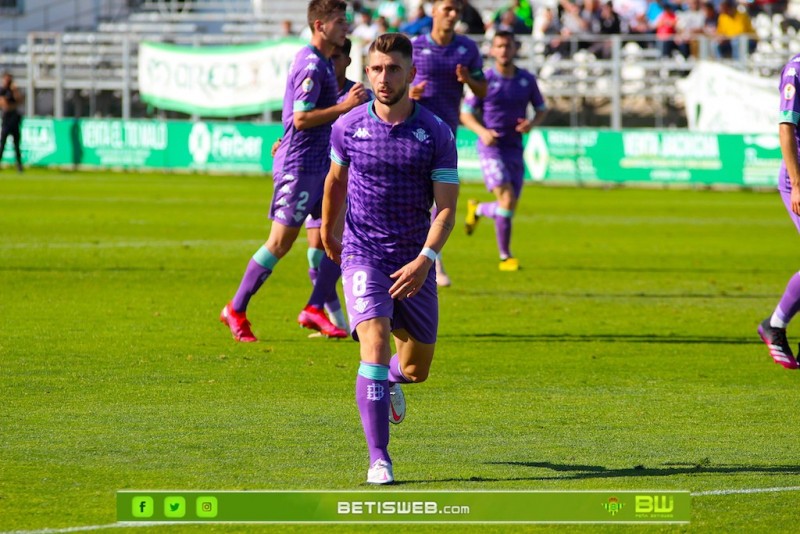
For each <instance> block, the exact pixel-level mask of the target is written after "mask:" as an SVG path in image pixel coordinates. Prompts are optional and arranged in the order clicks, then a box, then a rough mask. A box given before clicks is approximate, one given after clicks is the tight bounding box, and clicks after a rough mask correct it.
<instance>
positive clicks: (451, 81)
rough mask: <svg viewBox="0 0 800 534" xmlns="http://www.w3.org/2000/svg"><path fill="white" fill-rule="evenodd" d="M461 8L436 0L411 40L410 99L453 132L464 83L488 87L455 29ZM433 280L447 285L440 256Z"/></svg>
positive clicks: (468, 43) (473, 51) (479, 63)
mask: <svg viewBox="0 0 800 534" xmlns="http://www.w3.org/2000/svg"><path fill="white" fill-rule="evenodd" d="M462 8H463V4H462V2H461V0H435V1H434V2H433V10H432V12H431V17H433V29H432V30H431V33H430V34H426V35H420V36H418V37H416V38H414V40H413V44H414V64H415V66H416V67H417V76H416V78H415V79H414V82H413V85H412V86H411V90H410V95H411V98H412V99H414V100H419V102H420V103H421V104H422V105H423V106H425V107H426V108H428V109H429V110H431V111H432V112H434V113H435V114H436V115H438V116H439V117H440V118H441V119H442V120H443V121H444V122H445V123H447V125H448V126H449V127H450V129H451V130H452V131H453V135H456V128H458V113H459V107H460V105H461V96H462V95H463V93H464V85H465V84H466V85H467V86H468V87H469V88H470V90H471V91H472V92H473V93H474V94H476V95H477V96H479V97H481V98H482V97H484V96H486V87H487V84H486V79H485V78H484V75H483V60H482V59H481V53H480V51H479V50H478V46H477V45H476V44H475V42H474V41H473V40H472V39H470V38H469V37H466V36H464V35H458V34H456V32H455V29H456V25H457V24H458V22H459V19H460V18H461V10H462ZM435 216H436V212H435V211H434V217H435ZM436 282H437V283H438V284H439V285H441V286H449V285H450V277H449V276H447V272H446V271H445V269H444V264H443V262H442V258H441V256H439V257H438V258H437V260H436Z"/></svg>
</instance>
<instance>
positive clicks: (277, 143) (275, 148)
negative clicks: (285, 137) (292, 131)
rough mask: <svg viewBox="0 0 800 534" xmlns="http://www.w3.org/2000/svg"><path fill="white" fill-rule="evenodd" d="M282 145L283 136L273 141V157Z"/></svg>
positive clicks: (271, 151)
mask: <svg viewBox="0 0 800 534" xmlns="http://www.w3.org/2000/svg"><path fill="white" fill-rule="evenodd" d="M280 146H281V138H280V137H279V138H278V140H277V141H275V142H274V143H272V149H271V150H270V153H271V155H272V157H273V158H274V157H275V153H276V152H277V151H278V147H280Z"/></svg>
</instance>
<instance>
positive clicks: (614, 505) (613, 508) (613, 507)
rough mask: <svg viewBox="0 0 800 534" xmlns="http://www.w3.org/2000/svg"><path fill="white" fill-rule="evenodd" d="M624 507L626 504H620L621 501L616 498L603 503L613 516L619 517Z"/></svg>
mask: <svg viewBox="0 0 800 534" xmlns="http://www.w3.org/2000/svg"><path fill="white" fill-rule="evenodd" d="M624 506H625V504H624V503H621V502H619V499H617V498H616V497H609V499H608V502H604V503H603V508H605V509H606V512H608V513H609V514H611V515H612V516H613V515H617V514H618V513H619V512H620V510H622V508H623V507H624Z"/></svg>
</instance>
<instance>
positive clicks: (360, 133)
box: [353, 128, 372, 139]
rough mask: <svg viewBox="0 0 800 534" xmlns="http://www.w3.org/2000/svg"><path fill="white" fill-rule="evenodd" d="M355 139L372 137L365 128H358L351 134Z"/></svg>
mask: <svg viewBox="0 0 800 534" xmlns="http://www.w3.org/2000/svg"><path fill="white" fill-rule="evenodd" d="M353 137H354V138H355V139H369V138H370V137H372V135H370V133H369V131H368V130H367V129H366V128H358V129H357V130H356V131H355V133H354V134H353Z"/></svg>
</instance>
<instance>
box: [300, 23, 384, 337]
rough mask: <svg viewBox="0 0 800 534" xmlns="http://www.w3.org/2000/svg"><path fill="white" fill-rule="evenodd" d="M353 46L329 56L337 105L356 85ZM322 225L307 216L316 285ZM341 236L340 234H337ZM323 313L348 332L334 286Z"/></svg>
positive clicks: (310, 268) (322, 252) (310, 265)
mask: <svg viewBox="0 0 800 534" xmlns="http://www.w3.org/2000/svg"><path fill="white" fill-rule="evenodd" d="M352 46H353V43H352V41H350V39H345V40H344V45H342V46H341V47H337V48H336V50H335V51H334V52H333V55H332V56H331V63H333V72H334V73H335V74H336V85H337V87H338V88H339V96H338V100H337V103H342V102H344V101H345V100H346V99H347V95H348V94H349V92H350V89H352V88H353V86H355V85H356V82H355V81H353V80H350V79H348V78H347V76H346V72H347V67H349V66H350V63H351V62H352V60H351V59H350V50H351V48H352ZM365 93H366V95H367V100H372V99H373V98H374V97H375V95H373V94H372V91H370V90H369V89H366V88H365ZM321 225H322V219H321V218H319V217H317V218H315V217H312V216H311V215H309V216H308V218H307V219H306V236H307V238H308V276H309V278H311V283H312V284H316V280H317V276H318V275H319V265H320V262H321V261H322V258H323V257H324V256H325V250H324V249H323V246H322V239H321V238H320V235H319V227H320V226H321ZM339 235H341V234H339ZM325 311H326V312H327V314H328V318H329V319H330V320H331V322H332V323H333V324H335V325H336V326H337V327H339V328H341V329H342V330H345V331H347V330H349V327H348V325H347V319H346V318H345V315H344V312H343V311H342V305H341V302H340V301H339V295H338V294H337V293H336V286H335V285H334V286H333V290H332V291H331V293H330V294H329V295H328V296H326V297H325Z"/></svg>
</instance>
